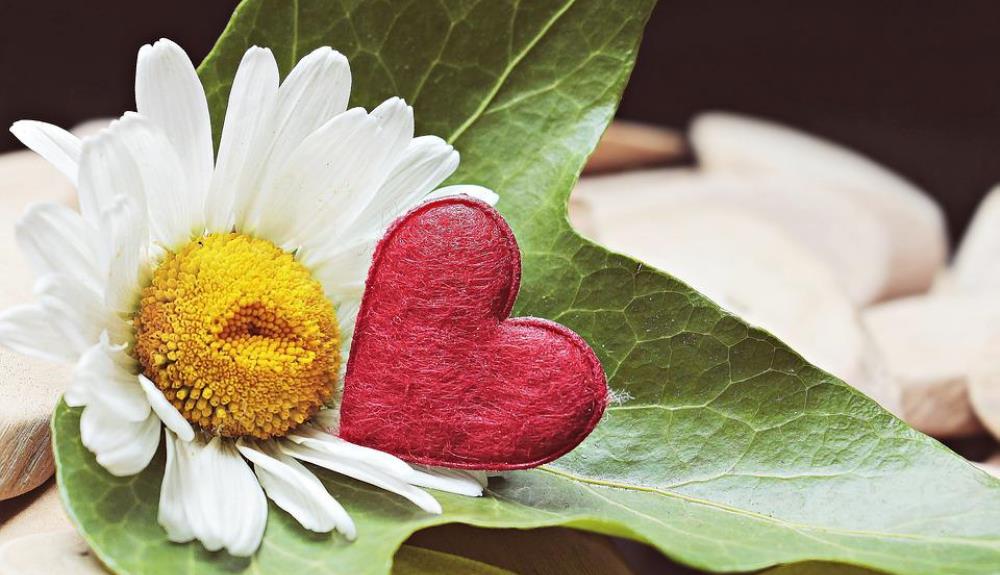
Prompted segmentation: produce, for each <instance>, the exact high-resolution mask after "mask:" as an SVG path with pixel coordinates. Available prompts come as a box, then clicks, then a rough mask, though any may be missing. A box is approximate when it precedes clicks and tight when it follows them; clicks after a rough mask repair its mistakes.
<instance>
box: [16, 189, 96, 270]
mask: <svg viewBox="0 0 1000 575" xmlns="http://www.w3.org/2000/svg"><path fill="white" fill-rule="evenodd" d="M95 233H96V231H95V230H93V229H91V228H90V227H89V226H88V225H87V223H86V222H84V221H83V218H82V217H81V216H80V214H79V213H77V212H76V211H74V210H72V209H70V208H68V207H66V206H63V205H61V204H53V203H45V204H32V205H31V206H29V207H28V209H27V211H26V212H25V213H24V215H23V216H21V219H20V220H19V221H18V222H17V227H16V228H15V235H16V237H17V243H18V247H20V249H21V251H22V253H24V255H25V258H26V259H27V260H28V263H29V264H31V266H32V268H33V270H34V272H35V276H36V277H37V276H43V275H46V274H53V273H59V274H65V275H67V276H69V277H71V278H73V280H74V281H77V282H80V283H83V284H86V285H88V286H92V287H94V288H95V289H97V288H98V287H99V286H100V285H101V283H102V282H101V275H100V272H99V269H98V264H97V262H98V260H97V255H96V253H95V250H94V245H93V236H94V235H95Z"/></svg>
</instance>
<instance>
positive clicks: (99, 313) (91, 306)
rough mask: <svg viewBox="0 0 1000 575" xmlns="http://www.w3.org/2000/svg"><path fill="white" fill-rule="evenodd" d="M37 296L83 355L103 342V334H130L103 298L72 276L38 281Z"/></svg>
mask: <svg viewBox="0 0 1000 575" xmlns="http://www.w3.org/2000/svg"><path fill="white" fill-rule="evenodd" d="M35 295H36V296H38V300H39V303H41V304H42V307H43V308H45V309H46V310H49V314H50V315H51V316H52V317H53V322H54V323H59V324H61V325H64V326H65V329H64V330H63V334H64V336H66V338H67V340H68V341H70V342H73V346H74V349H77V350H78V351H79V352H80V353H81V354H82V353H83V352H85V351H86V350H87V349H88V348H90V346H92V345H94V344H95V343H97V342H98V341H100V337H101V333H102V332H105V331H107V332H108V333H109V334H110V335H116V336H119V337H121V336H123V335H124V334H126V333H127V329H126V327H125V325H124V322H123V321H122V320H121V319H120V318H118V317H117V316H115V315H113V314H110V313H108V312H107V310H106V309H105V308H104V304H103V302H102V301H101V296H100V294H98V293H97V292H96V291H94V290H93V289H92V288H90V287H89V286H88V285H86V284H81V283H78V282H76V281H74V279H73V278H71V277H69V276H65V275H60V274H49V275H45V276H42V277H40V278H38V280H37V281H36V282H35ZM56 316H59V317H56ZM79 346H82V347H79Z"/></svg>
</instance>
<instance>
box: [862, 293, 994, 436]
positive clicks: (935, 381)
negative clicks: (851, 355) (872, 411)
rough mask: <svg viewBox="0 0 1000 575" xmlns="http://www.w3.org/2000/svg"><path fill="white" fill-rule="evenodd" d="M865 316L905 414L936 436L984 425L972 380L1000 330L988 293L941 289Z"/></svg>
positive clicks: (974, 430) (964, 433)
mask: <svg viewBox="0 0 1000 575" xmlns="http://www.w3.org/2000/svg"><path fill="white" fill-rule="evenodd" d="M863 318H864V321H865V324H866V326H867V327H868V330H869V332H870V333H871V334H872V338H873V339H874V340H875V343H876V345H877V346H878V349H879V351H880V352H881V354H882V356H883V357H884V359H885V363H886V366H887V368H888V370H889V373H890V375H891V376H892V377H893V378H894V379H895V380H896V381H897V383H898V384H899V386H900V387H901V389H902V392H903V415H904V419H906V421H907V422H908V423H909V424H910V425H912V426H913V427H915V428H917V429H919V430H920V431H923V432H924V433H927V434H930V435H933V436H935V437H961V436H967V435H972V434H975V433H978V432H980V431H981V430H982V425H981V423H980V421H979V419H978V418H977V417H976V415H975V413H974V412H973V409H972V405H971V403H970V399H969V387H968V386H969V381H970V376H971V374H972V372H973V369H974V366H975V364H976V362H977V358H978V357H979V355H980V354H981V353H982V350H983V348H984V346H985V345H986V344H987V342H988V341H990V340H991V338H993V337H995V335H996V334H997V333H998V330H1000V305H997V304H996V303H995V302H993V301H991V300H990V299H989V298H980V297H973V296H963V295H954V294H938V295H930V296H914V297H909V298H904V299H899V300H895V301H890V302H886V303H883V304H879V305H876V306H873V307H871V308H868V309H867V310H865V311H864V313H863Z"/></svg>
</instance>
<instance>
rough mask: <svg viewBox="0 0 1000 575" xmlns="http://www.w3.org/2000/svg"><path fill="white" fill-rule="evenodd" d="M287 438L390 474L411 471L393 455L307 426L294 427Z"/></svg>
mask: <svg viewBox="0 0 1000 575" xmlns="http://www.w3.org/2000/svg"><path fill="white" fill-rule="evenodd" d="M287 439H288V441H291V442H292V443H295V444H297V445H302V446H304V447H308V448H310V449H314V450H316V451H320V452H323V453H325V454H327V455H330V456H331V457H337V458H340V459H346V460H351V461H355V462H358V463H362V464H364V465H367V466H369V467H372V468H375V469H378V470H380V471H384V472H385V473H388V474H390V475H396V476H400V477H402V476H405V475H407V474H409V473H410V471H411V469H410V466H409V464H408V463H406V462H405V461H403V460H402V459H400V458H398V457H396V456H395V455H392V454H389V453H386V452H384V451H379V450H377V449H372V448H370V447H364V446H362V445H356V444H354V443H351V442H350V441H345V440H343V439H341V438H339V437H337V436H336V435H331V434H329V433H326V432H324V431H321V430H319V429H315V428H310V427H308V426H306V427H301V428H299V429H296V430H295V431H294V432H292V433H290V434H288V436H287Z"/></svg>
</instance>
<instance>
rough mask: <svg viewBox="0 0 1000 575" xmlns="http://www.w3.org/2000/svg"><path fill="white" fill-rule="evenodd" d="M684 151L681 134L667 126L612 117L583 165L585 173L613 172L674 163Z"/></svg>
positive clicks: (685, 151)
mask: <svg viewBox="0 0 1000 575" xmlns="http://www.w3.org/2000/svg"><path fill="white" fill-rule="evenodd" d="M686 153H687V147H686V145H685V143H684V137H683V136H682V135H681V134H679V133H678V132H676V131H675V130H671V129H669V128H661V127H658V126H652V125H649V124H641V123H637V122H629V121H626V120H615V121H614V122H612V123H611V125H610V126H608V129H607V130H606V131H605V132H604V135H603V136H601V141H600V142H599V143H598V144H597V148H596V149H595V150H594V153H593V154H591V156H590V158H588V159H587V165H586V166H585V167H584V169H583V170H584V173H588V174H589V173H597V172H615V171H621V170H627V169H631V168H636V167H640V166H658V165H665V164H671V163H676V162H678V161H680V160H681V159H683V158H684V157H685V155H686Z"/></svg>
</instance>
